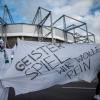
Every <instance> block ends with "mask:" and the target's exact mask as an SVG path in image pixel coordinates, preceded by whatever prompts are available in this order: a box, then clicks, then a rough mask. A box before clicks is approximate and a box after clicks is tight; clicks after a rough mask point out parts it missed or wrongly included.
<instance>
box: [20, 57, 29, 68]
mask: <svg viewBox="0 0 100 100" xmlns="http://www.w3.org/2000/svg"><path fill="white" fill-rule="evenodd" d="M21 61H22V62H23V63H24V65H25V66H28V65H30V64H31V62H30V61H29V59H28V58H27V56H25V57H24V58H23V59H21Z"/></svg>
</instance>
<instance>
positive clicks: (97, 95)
mask: <svg viewBox="0 0 100 100" xmlns="http://www.w3.org/2000/svg"><path fill="white" fill-rule="evenodd" d="M97 79H98V83H97V86H96V94H95V96H94V98H95V99H96V100H100V95H99V92H100V71H99V72H98V73H97Z"/></svg>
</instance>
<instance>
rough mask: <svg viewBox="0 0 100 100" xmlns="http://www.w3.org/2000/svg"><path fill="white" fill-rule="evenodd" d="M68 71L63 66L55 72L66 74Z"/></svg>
mask: <svg viewBox="0 0 100 100" xmlns="http://www.w3.org/2000/svg"><path fill="white" fill-rule="evenodd" d="M67 70H68V69H67V68H66V67H65V66H61V67H60V70H56V72H58V74H60V75H61V74H62V73H63V72H66V71H67Z"/></svg>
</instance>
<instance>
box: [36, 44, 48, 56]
mask: <svg viewBox="0 0 100 100" xmlns="http://www.w3.org/2000/svg"><path fill="white" fill-rule="evenodd" d="M44 47H45V46H41V47H39V48H37V49H36V50H42V51H43V52H44V53H45V54H47V55H48V52H47V51H46V50H45V49H44Z"/></svg>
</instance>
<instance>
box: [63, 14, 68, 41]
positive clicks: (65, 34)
mask: <svg viewBox="0 0 100 100" xmlns="http://www.w3.org/2000/svg"><path fill="white" fill-rule="evenodd" d="M63 28H64V39H65V42H68V38H67V33H66V20H65V15H63Z"/></svg>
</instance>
